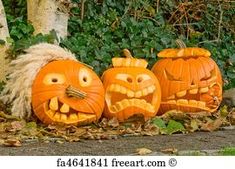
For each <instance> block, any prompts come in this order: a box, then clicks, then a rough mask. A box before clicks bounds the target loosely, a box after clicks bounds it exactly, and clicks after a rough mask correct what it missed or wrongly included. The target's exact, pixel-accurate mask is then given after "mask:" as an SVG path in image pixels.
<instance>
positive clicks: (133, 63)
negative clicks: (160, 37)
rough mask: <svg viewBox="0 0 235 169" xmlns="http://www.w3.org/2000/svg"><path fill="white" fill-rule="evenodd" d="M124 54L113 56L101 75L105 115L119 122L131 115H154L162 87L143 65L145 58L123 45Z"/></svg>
mask: <svg viewBox="0 0 235 169" xmlns="http://www.w3.org/2000/svg"><path fill="white" fill-rule="evenodd" d="M124 55H125V56H126V57H127V58H113V59H112V63H113V66H114V67H113V68H110V69H108V70H106V71H105V72H104V74H103V76H102V79H103V84H104V88H105V110H104V116H105V117H108V118H112V117H116V118H117V119H118V120H119V121H120V122H123V121H125V120H127V119H128V118H130V117H132V116H133V115H138V114H140V115H143V116H144V118H145V120H146V119H149V118H151V117H154V116H155V115H156V113H157V111H158V108H159V105H160V100H161V89H160V85H159V82H158V80H157V78H156V77H155V76H154V74H153V73H152V72H151V71H149V70H148V69H146V67H147V64H148V63H147V62H146V61H145V60H143V59H136V58H133V57H132V56H131V54H130V52H129V51H128V50H127V49H124Z"/></svg>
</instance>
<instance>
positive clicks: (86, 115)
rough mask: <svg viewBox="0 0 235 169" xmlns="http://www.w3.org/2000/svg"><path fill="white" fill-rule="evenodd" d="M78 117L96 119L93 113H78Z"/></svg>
mask: <svg viewBox="0 0 235 169" xmlns="http://www.w3.org/2000/svg"><path fill="white" fill-rule="evenodd" d="M78 119H79V120H83V119H96V116H95V115H94V114H86V113H78Z"/></svg>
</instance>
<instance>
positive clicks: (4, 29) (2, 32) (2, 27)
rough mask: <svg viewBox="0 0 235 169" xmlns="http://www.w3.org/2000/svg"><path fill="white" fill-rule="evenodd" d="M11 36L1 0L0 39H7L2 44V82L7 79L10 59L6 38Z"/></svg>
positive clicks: (0, 68) (0, 62) (0, 54)
mask: <svg viewBox="0 0 235 169" xmlns="http://www.w3.org/2000/svg"><path fill="white" fill-rule="evenodd" d="M9 36H10V35H9V30H8V26H7V20H6V15H5V11H4V7H3V4H2V1H1V0H0V39H1V40H4V41H5V44H3V45H0V82H1V81H3V80H5V73H6V72H5V71H6V69H7V65H8V61H7V59H6V50H7V49H8V44H7V42H6V38H7V37H9Z"/></svg>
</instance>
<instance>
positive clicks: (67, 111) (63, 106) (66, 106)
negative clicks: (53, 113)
mask: <svg viewBox="0 0 235 169" xmlns="http://www.w3.org/2000/svg"><path fill="white" fill-rule="evenodd" d="M69 110H70V107H69V105H67V104H66V103H64V104H63V105H62V106H61V108H60V111H61V112H62V113H69Z"/></svg>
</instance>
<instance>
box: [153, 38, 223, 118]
mask: <svg viewBox="0 0 235 169" xmlns="http://www.w3.org/2000/svg"><path fill="white" fill-rule="evenodd" d="M177 43H178V44H179V45H180V47H181V48H179V49H165V50H163V51H161V52H160V53H158V57H160V58H163V59H160V60H159V61H157V62H156V63H155V65H154V66H153V68H152V71H153V72H154V74H155V75H156V77H157V78H158V80H159V82H160V86H161V90H162V101H161V106H160V113H159V114H162V113H164V112H166V111H168V110H174V109H176V110H181V111H183V112H199V111H207V112H213V111H215V110H216V109H217V108H218V106H219V105H220V102H221V100H222V78H221V73H220V70H219V68H218V66H217V65H216V63H215V62H214V61H213V60H212V59H211V58H210V55H211V53H210V52H209V51H208V50H206V49H203V48H196V47H195V48H186V46H185V44H184V43H183V42H182V41H180V40H178V41H177Z"/></svg>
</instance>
